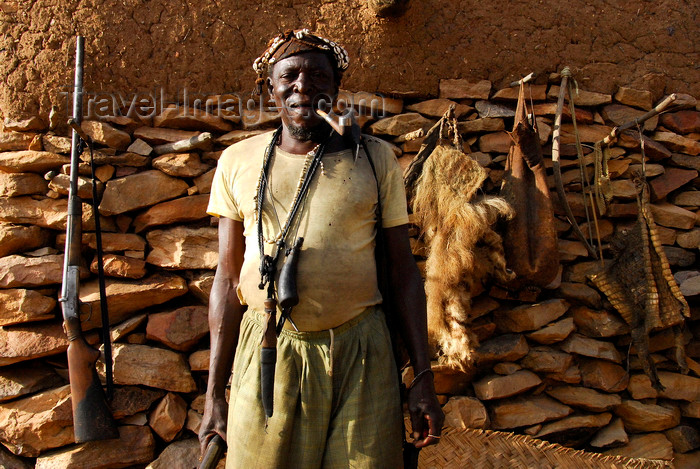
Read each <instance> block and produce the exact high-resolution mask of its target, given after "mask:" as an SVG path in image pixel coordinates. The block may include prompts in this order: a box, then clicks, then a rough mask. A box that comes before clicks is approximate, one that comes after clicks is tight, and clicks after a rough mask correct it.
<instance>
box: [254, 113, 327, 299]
mask: <svg viewBox="0 0 700 469" xmlns="http://www.w3.org/2000/svg"><path fill="white" fill-rule="evenodd" d="M281 134H282V127H279V128H278V129H277V130H276V131H275V133H274V135H273V136H272V140H271V141H270V145H269V146H268V147H267V150H266V152H265V158H264V160H263V164H262V168H261V170H260V178H259V179H258V184H257V187H256V195H255V205H256V210H255V221H256V223H257V228H258V250H259V251H260V285H258V287H259V288H260V289H261V290H262V289H263V288H265V285H266V284H267V285H268V298H273V295H274V286H273V280H274V273H275V268H276V264H277V260H278V259H279V255H280V253H281V252H282V251H283V248H284V246H285V239H286V238H287V235H288V233H289V228H290V226H291V225H292V222H293V221H294V219H295V217H296V215H297V213H298V212H299V208H300V206H301V203H302V201H303V200H304V199H305V197H306V194H307V192H308V189H309V186H310V185H311V179H312V178H313V176H314V174H315V173H316V169H317V168H318V166H319V164H320V162H321V158H322V157H323V154H324V153H325V149H326V144H327V143H328V140H329V139H326V140H325V141H324V142H323V143H321V144H319V145H317V146H316V148H314V149H313V150H311V151H310V152H308V153H307V154H306V159H305V160H304V166H303V168H302V171H301V174H300V176H299V183H298V184H297V188H296V192H295V194H294V197H293V199H292V203H291V206H290V208H289V212H287V219H286V220H285V222H284V226H280V230H279V232H278V233H277V235H276V236H274V237H273V238H270V239H267V240H266V239H265V237H264V234H263V226H262V210H263V201H264V199H265V188H266V187H267V173H268V171H269V166H270V162H271V160H272V154H273V153H274V148H275V145H276V144H277V143H278V141H279V138H280V135H281ZM270 199H272V197H270ZM270 204H271V205H272V206H273V209H274V203H273V201H272V200H270ZM278 223H279V220H278ZM265 242H267V243H270V244H274V245H275V246H274V247H273V250H272V253H271V255H267V254H265Z"/></svg>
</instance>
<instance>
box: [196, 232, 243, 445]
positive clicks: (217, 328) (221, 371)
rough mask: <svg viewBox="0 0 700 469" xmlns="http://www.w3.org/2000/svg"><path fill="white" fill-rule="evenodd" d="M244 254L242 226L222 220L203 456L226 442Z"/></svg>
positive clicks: (211, 300) (202, 430) (211, 313)
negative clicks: (217, 441) (218, 440)
mask: <svg viewBox="0 0 700 469" xmlns="http://www.w3.org/2000/svg"><path fill="white" fill-rule="evenodd" d="M244 252H245V240H244V238H243V223H242V222H239V221H234V220H231V219H228V218H221V219H220V220H219V263H218V266H217V268H216V275H215V276H214V283H213V285H212V288H211V294H210V296H209V334H210V340H211V351H210V353H211V355H210V358H209V382H208V383H207V394H206V403H205V406H204V417H203V419H202V424H201V426H200V430H199V441H200V445H201V450H202V454H204V451H205V449H206V446H207V444H208V443H209V440H211V438H212V437H213V436H214V435H215V434H219V435H220V436H221V437H222V438H223V439H224V441H225V440H226V416H227V413H228V412H227V411H228V408H227V404H226V385H227V383H228V381H229V378H230V375H231V368H232V366H233V357H234V354H235V351H236V344H237V343H238V332H239V330H240V323H241V318H242V317H243V307H242V306H241V304H240V302H239V300H238V296H237V294H236V288H237V287H238V281H239V275H240V272H241V266H242V265H243V254H244Z"/></svg>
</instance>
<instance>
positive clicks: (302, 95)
mask: <svg viewBox="0 0 700 469" xmlns="http://www.w3.org/2000/svg"><path fill="white" fill-rule="evenodd" d="M267 86H268V91H269V92H270V96H272V98H273V99H274V101H275V104H276V106H277V107H278V109H280V112H281V115H282V124H283V125H284V126H285V127H287V129H288V130H289V133H290V134H291V135H292V137H294V138H296V139H298V140H304V141H306V140H317V138H316V137H320V135H319V133H321V132H322V133H324V134H325V133H326V132H328V130H329V126H328V124H326V122H325V121H324V120H323V119H322V118H321V117H320V116H319V115H318V114H316V113H315V112H314V109H316V108H317V107H318V104H319V100H325V101H326V103H327V104H329V101H330V99H332V98H334V97H335V95H336V94H337V92H338V84H337V83H336V79H335V74H334V70H333V66H332V64H331V61H330V59H329V57H328V56H327V55H326V54H324V53H322V52H304V53H301V54H298V55H293V56H291V57H287V58H286V59H283V60H280V61H279V62H277V63H276V64H275V65H274V67H273V69H272V73H271V74H270V77H269V78H268V79H267ZM326 111H329V109H326ZM324 136H325V135H324Z"/></svg>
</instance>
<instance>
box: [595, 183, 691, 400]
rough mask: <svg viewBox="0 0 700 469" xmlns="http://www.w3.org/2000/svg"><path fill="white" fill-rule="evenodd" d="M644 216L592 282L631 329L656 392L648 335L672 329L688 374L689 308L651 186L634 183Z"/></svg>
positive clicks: (613, 245)
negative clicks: (684, 331) (660, 230)
mask: <svg viewBox="0 0 700 469" xmlns="http://www.w3.org/2000/svg"><path fill="white" fill-rule="evenodd" d="M634 182H635V185H636V186H637V190H638V195H637V204H638V206H639V215H638V217H637V223H636V224H635V225H634V226H633V227H632V228H631V229H629V230H626V231H624V232H622V233H621V234H620V235H618V236H616V237H615V238H613V239H612V240H611V242H610V250H611V252H612V254H613V259H612V260H611V261H610V262H609V263H608V265H607V266H606V268H605V270H604V271H602V272H600V273H598V274H595V275H592V276H591V281H593V283H594V284H595V285H596V286H597V287H598V288H599V289H600V290H601V291H602V292H603V293H605V295H606V296H607V297H608V300H609V301H610V303H612V305H613V306H614V307H615V309H617V311H618V312H619V313H620V315H621V316H622V317H623V318H624V320H625V321H626V322H627V324H628V325H629V326H630V328H631V330H632V331H631V332H632V341H633V343H634V345H635V347H636V349H637V355H638V356H639V359H640V361H641V362H642V367H643V368H644V372H645V373H646V375H647V376H649V379H650V380H651V383H652V385H653V386H654V387H655V388H656V389H657V390H663V386H662V385H661V383H660V382H659V378H658V376H657V374H656V367H655V365H654V362H653V360H652V359H651V356H650V354H649V333H650V332H651V331H652V330H659V329H665V328H668V327H673V328H674V332H675V335H676V347H675V348H676V357H675V358H676V362H677V363H678V365H679V367H680V368H681V370H682V371H686V370H687V364H686V362H685V352H684V349H683V344H682V336H681V334H680V327H679V326H680V325H681V324H682V323H683V322H684V316H686V317H687V316H689V315H690V308H689V307H688V303H687V302H686V300H685V298H684V297H683V294H682V293H681V292H680V289H679V288H678V284H677V283H676V280H675V279H674V278H673V274H672V273H671V268H670V267H669V264H668V259H667V258H666V253H665V252H664V249H663V246H662V245H661V241H660V240H659V237H658V234H657V230H656V225H655V224H654V219H653V218H652V215H651V212H650V211H649V207H648V205H649V202H648V192H647V186H646V182H644V181H643V180H642V178H641V177H640V176H637V177H635V179H634Z"/></svg>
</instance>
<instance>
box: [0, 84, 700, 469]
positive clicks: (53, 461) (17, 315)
mask: <svg viewBox="0 0 700 469" xmlns="http://www.w3.org/2000/svg"><path fill="white" fill-rule="evenodd" d="M531 92H532V99H533V102H534V110H535V114H536V115H537V121H538V124H539V131H540V139H541V141H542V143H543V145H544V151H545V160H546V162H548V163H551V159H550V158H549V156H550V152H551V127H552V123H553V117H554V110H555V107H556V106H555V103H556V96H557V94H558V87H557V86H556V84H554V83H552V84H547V83H543V84H537V85H533V87H532V91H531ZM242 95H243V94H242ZM344 96H345V98H346V99H347V100H351V101H354V102H355V103H362V107H363V109H364V111H365V112H364V114H363V116H361V117H360V122H361V123H362V124H363V126H364V131H365V132H368V133H371V134H374V135H377V136H379V137H381V138H383V139H385V140H386V141H387V142H389V143H390V144H391V145H392V148H393V149H394V151H395V153H396V155H397V157H398V158H399V163H400V164H401V165H402V166H404V167H406V166H407V165H408V164H409V163H410V161H411V160H412V158H413V157H414V156H415V154H416V153H417V152H418V150H419V149H420V145H421V143H422V139H423V138H424V137H416V136H417V134H416V132H415V131H416V130H418V129H423V130H424V131H426V130H428V129H429V128H430V127H431V126H432V125H433V124H434V123H435V122H436V121H437V120H438V119H439V118H440V116H442V114H443V113H444V112H445V110H446V109H447V108H448V107H449V106H450V105H452V104H454V105H455V112H456V115H457V117H458V122H459V129H460V132H461V133H462V136H463V137H464V140H465V143H466V144H467V145H468V146H469V147H470V148H471V149H472V153H471V155H472V157H473V158H475V159H476V160H477V161H478V162H479V163H480V164H481V165H482V166H483V167H484V168H486V170H487V171H488V174H489V178H488V179H487V181H486V182H485V183H484V187H483V190H484V191H485V192H487V193H497V192H498V190H499V188H500V184H501V181H502V179H503V177H504V168H505V159H506V154H507V152H508V149H509V146H510V144H511V140H510V137H509V136H508V135H507V133H506V132H505V129H508V128H510V126H511V125H512V117H513V115H514V110H515V103H516V99H517V89H514V88H507V89H502V90H493V89H492V84H491V83H490V82H488V81H483V80H482V81H478V82H472V81H468V80H443V81H442V82H441V83H440V86H439V90H438V92H437V94H436V96H437V97H411V98H404V99H400V98H396V97H393V98H389V97H387V98H384V99H378V97H377V96H375V95H373V94H371V93H365V92H357V93H350V92H345V93H344ZM659 98H660V97H659V96H652V94H651V93H649V92H647V91H643V90H634V89H630V88H620V90H619V91H618V92H617V93H616V94H615V95H614V96H613V95H605V94H599V93H592V92H586V91H584V90H582V91H581V92H580V94H579V96H578V98H577V99H578V100H577V114H576V117H577V122H578V129H579V133H580V135H581V138H582V140H583V143H584V145H586V147H585V148H586V152H587V153H590V149H588V146H592V144H593V143H594V142H596V141H597V140H600V139H601V138H603V137H604V136H605V135H607V134H608V133H610V131H611V130H612V127H614V126H615V125H619V124H621V123H622V122H626V121H627V120H630V119H633V118H635V117H637V116H639V115H641V114H643V113H644V112H646V110H648V109H650V108H651V107H652V106H653V105H654V104H655V101H657V100H658V99H659ZM679 100H680V101H681V102H682V103H683V108H682V109H680V110H674V111H673V112H669V113H666V114H663V115H661V116H660V117H659V118H657V119H653V120H651V121H648V122H647V123H646V124H645V134H644V135H645V137H644V138H645V151H646V154H647V156H648V157H649V161H647V164H646V171H647V178H648V181H649V184H650V188H651V195H652V200H651V210H652V213H653V215H654V219H655V221H656V223H657V225H658V228H659V234H660V236H661V238H662V243H663V245H664V249H665V251H666V255H667V257H668V258H669V261H670V264H671V267H672V270H673V272H674V275H675V278H676V280H677V282H678V284H679V286H680V289H681V291H682V292H683V294H684V295H685V296H686V298H687V300H688V302H689V303H690V305H691V312H692V317H691V319H690V320H689V321H687V327H686V329H685V336H684V337H685V343H686V345H685V350H686V354H687V356H688V365H689V368H690V371H689V373H688V374H687V375H683V374H681V373H679V371H678V369H677V368H676V367H675V365H674V360H673V357H672V356H671V355H670V353H671V350H672V347H673V344H674V342H673V341H674V336H673V333H672V331H670V330H661V331H655V332H653V333H652V336H651V340H650V350H651V352H652V357H653V359H654V361H655V362H656V364H657V368H658V369H659V377H660V380H661V383H662V384H663V386H664V387H665V390H664V391H662V392H658V391H656V390H655V389H654V388H652V387H651V385H650V382H649V380H648V378H647V377H646V376H645V375H644V372H643V370H642V367H641V364H640V363H639V360H637V359H636V354H635V353H634V351H632V353H631V354H630V355H629V357H628V350H629V347H630V343H631V338H630V331H629V327H628V326H627V325H626V324H625V323H624V321H623V320H622V318H621V317H620V316H619V315H618V314H617V313H616V312H615V310H614V309H613V308H612V307H611V305H610V304H609V303H608V302H607V301H606V298H605V297H604V296H603V295H602V294H601V292H599V291H597V290H596V289H595V288H594V287H593V286H592V284H591V283H590V282H589V281H588V280H587V274H589V273H591V272H593V271H594V270H595V268H596V267H597V263H596V262H595V261H594V260H593V259H591V258H590V257H588V253H587V251H586V249H585V248H584V246H583V245H582V244H581V242H579V241H578V240H577V239H576V238H575V237H574V236H573V234H572V232H571V229H570V227H569V225H568V224H567V223H566V222H564V221H563V220H564V216H563V211H561V209H560V207H559V206H558V204H557V203H556V201H557V196H556V193H555V192H554V186H553V184H554V183H553V179H552V183H551V186H550V188H551V190H552V199H553V200H554V201H555V209H556V213H557V215H558V217H559V221H558V222H557V228H558V230H559V235H560V243H559V255H560V258H561V264H562V275H561V282H560V284H559V285H558V287H557V288H556V289H554V290H546V291H543V292H542V293H541V294H540V296H539V298H537V299H536V300H534V301H532V302H514V301H511V300H508V299H503V295H501V294H499V291H498V289H497V288H496V287H493V288H488V286H487V288H486V289H485V290H484V291H483V292H481V293H480V294H478V295H476V296H475V297H474V300H473V305H472V316H471V322H472V324H471V326H472V329H473V330H474V331H475V333H476V334H477V335H478V337H479V340H480V343H481V346H480V348H479V350H478V352H477V353H478V357H479V359H478V363H479V365H478V369H477V371H476V373H475V374H474V375H473V376H464V375H460V374H459V373H454V372H451V371H450V370H445V369H444V368H441V367H440V366H439V365H438V366H436V367H435V373H436V376H435V382H436V387H437V390H438V393H439V394H440V398H441V399H442V401H443V402H444V403H445V406H444V410H445V412H446V415H447V422H448V424H449V425H451V426H456V427H459V426H465V427H475V428H487V429H497V430H503V431H512V432H517V433H526V434H529V435H533V436H535V437H537V438H542V439H545V440H548V441H553V442H558V443H562V444H565V445H570V446H575V447H579V448H585V449H587V450H589V451H599V452H604V453H606V454H617V455H623V456H630V457H645V458H661V459H671V458H674V457H675V458H676V465H677V467H697V465H698V464H700V449H699V448H700V436H699V435H698V431H697V428H698V422H699V419H700V365H698V363H697V361H696V360H700V308H699V304H700V301H699V299H700V269H698V262H697V255H698V248H699V247H700V226H699V225H700V190H699V189H700V179H698V171H699V170H700V159H698V158H700V157H699V156H698V155H699V154H700V110H699V109H698V105H697V101H696V100H695V98H693V97H690V96H681V97H680V99H679ZM210 111H211V112H210V113H204V112H203V111H196V110H194V109H188V110H187V111H186V112H185V111H184V110H183V109H182V108H169V109H166V110H165V111H164V112H163V113H162V114H161V115H159V116H156V117H154V118H153V119H141V118H128V117H118V118H110V119H103V120H98V119H86V121H84V123H83V128H84V130H85V131H86V132H87V133H88V134H89V135H90V136H91V137H92V138H93V140H94V141H95V142H96V152H95V159H96V162H97V165H98V167H97V176H98V180H99V181H98V187H97V189H98V192H99V194H100V197H101V201H100V204H99V212H100V216H101V222H102V227H103V229H104V230H105V233H104V235H103V238H104V251H105V254H104V260H105V271H106V274H107V276H108V279H107V294H108V297H109V300H108V301H109V311H110V324H111V327H112V340H113V342H114V353H113V355H114V357H113V358H114V377H115V383H116V393H115V399H114V402H113V404H112V407H113V410H114V414H115V417H116V419H117V421H118V423H119V426H120V439H119V440H114V441H109V442H91V443H85V444H81V445H78V446H75V445H74V444H73V434H72V420H71V406H70V388H69V387H68V386H67V383H68V378H67V368H66V359H65V350H66V348H67V345H68V341H67V339H66V337H65V334H64V332H63V330H62V327H61V317H60V308H59V306H58V305H57V301H56V300H57V297H58V294H59V290H60V283H61V280H62V279H61V269H62V265H63V249H64V243H65V224H66V206H67V192H68V190H67V189H68V177H67V172H68V167H67V164H68V160H69V158H68V154H69V153H70V141H69V139H68V136H67V133H60V132H59V133H56V132H53V131H48V130H47V129H46V126H45V125H44V124H43V120H42V119H41V118H40V117H39V116H34V117H32V118H30V119H25V120H23V121H6V122H5V123H4V127H3V131H2V133H0V256H1V257H0V326H2V328H0V443H2V446H0V465H2V464H4V465H5V466H7V467H37V468H41V467H97V466H96V465H97V464H98V462H99V467H123V466H124V465H141V466H144V465H149V467H153V468H155V467H165V466H166V465H171V466H172V467H178V466H177V465H178V464H181V465H183V464H184V465H188V466H192V467H193V466H196V458H197V456H198V450H197V448H198V443H197V440H196V434H197V431H198V427H199V423H200V421H201V415H202V411H203V400H204V398H203V394H204V391H205V386H206V377H207V368H208V363H209V360H208V357H209V350H208V348H209V342H208V324H207V299H208V294H209V291H210V289H211V284H212V280H213V275H214V271H215V268H216V263H217V251H218V245H217V243H218V240H217V232H216V219H213V218H211V217H209V216H208V215H207V214H206V213H205V208H206V205H207V201H208V194H209V190H210V187H211V181H212V177H213V173H214V169H215V166H216V162H217V159H218V157H219V156H220V154H221V151H222V150H223V149H224V148H225V147H226V146H228V145H230V144H232V143H235V142H237V141H240V140H242V139H244V138H248V137H250V136H253V135H257V134H259V133H260V132H263V131H266V130H268V129H272V128H274V126H276V125H278V124H279V119H278V118H277V117H276V116H275V115H274V114H272V113H269V112H266V111H263V112H261V113H258V114H254V113H253V114H250V113H248V114H245V113H244V115H243V116H240V115H237V114H236V113H231V112H229V111H227V112H217V109H210ZM204 132H209V133H211V138H209V137H207V138H197V137H198V136H200V135H202V134H203V133H204ZM182 140H190V141H191V142H198V143H196V145H194V144H193V145H194V146H193V145H189V146H188V145H184V146H174V147H175V148H184V149H182V150H177V151H175V152H170V153H164V154H160V153H158V152H156V151H154V149H155V148H165V149H167V148H173V147H163V145H168V144H172V143H174V142H179V141H182ZM573 142H574V140H573V129H572V124H571V122H570V119H569V120H568V121H567V118H566V116H565V123H564V125H563V129H562V143H563V146H562V161H561V166H562V170H563V175H562V179H563V181H564V184H565V187H566V189H567V197H568V198H569V204H570V205H571V207H572V209H573V211H574V214H575V215H576V216H577V217H581V218H580V219H579V221H580V222H584V219H583V216H584V212H583V205H582V197H581V179H580V178H581V176H580V171H579V169H578V163H577V161H576V157H575V150H574V146H573ZM612 155H613V159H612V160H611V161H610V165H609V169H610V174H611V177H612V186H613V196H614V198H613V201H612V203H611V205H610V207H609V210H608V213H607V215H606V216H605V217H604V218H602V219H601V220H599V230H600V234H601V238H602V240H603V244H604V248H605V246H606V245H607V242H608V241H609V240H610V238H611V237H612V236H613V235H614V234H615V233H616V232H618V231H620V230H621V229H624V228H625V227H628V226H630V225H631V224H632V223H634V220H635V217H636V202H635V198H634V197H635V196H634V187H633V185H632V182H631V179H630V174H631V172H632V170H634V169H635V168H636V167H639V166H640V165H641V154H640V150H639V141H638V139H634V138H629V137H623V138H622V139H620V142H619V143H618V145H616V146H615V147H614V148H613V149H612ZM84 157H87V154H86V155H84ZM84 159H85V158H84ZM586 162H587V163H588V169H589V170H591V173H590V174H588V177H590V176H591V175H592V168H593V166H592V155H591V156H589V155H587V156H586ZM83 169H87V168H80V170H81V181H80V185H79V190H80V191H81V196H83V197H84V201H85V202H89V199H90V198H91V196H92V195H91V194H92V187H91V186H92V182H91V181H90V180H89V179H87V177H85V176H86V175H87V172H85V173H83ZM251 197H252V194H251ZM84 214H85V215H84V217H83V259H84V266H85V268H84V270H83V272H82V285H81V291H80V299H81V301H82V303H83V304H84V305H85V312H86V314H85V318H84V329H85V331H86V336H87V339H88V340H89V341H90V342H92V343H95V342H96V341H97V333H96V330H97V329H96V328H98V327H99V321H100V320H99V318H98V317H97V316H98V315H96V314H95V315H90V314H89V310H90V309H92V310H95V311H96V307H97V306H98V303H99V295H98V287H97V276H96V273H95V272H96V263H95V234H94V221H93V219H92V215H93V210H92V208H91V207H90V205H88V204H87V203H86V204H84ZM583 230H584V232H587V227H586V226H585V223H584V226H583ZM413 232H414V233H416V232H417V230H413ZM412 246H413V249H414V254H415V255H416V257H417V259H418V261H419V266H420V265H422V263H423V260H422V259H423V258H424V256H425V255H426V247H425V246H424V245H422V243H421V241H420V240H419V239H417V238H416V237H414V238H413V239H412ZM604 252H605V253H606V254H607V251H605V250H604ZM628 361H629V365H628ZM406 379H410V375H409V374H407V376H406ZM678 464H684V465H680V466H679V465H678Z"/></svg>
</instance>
